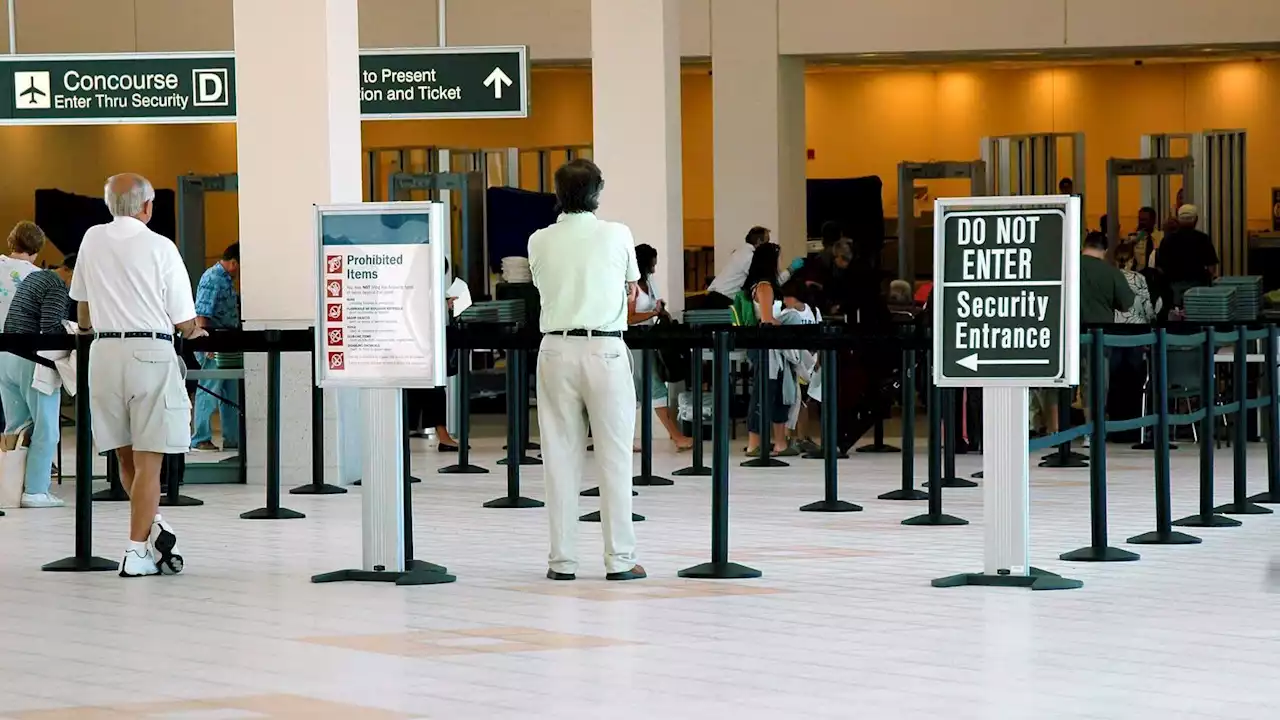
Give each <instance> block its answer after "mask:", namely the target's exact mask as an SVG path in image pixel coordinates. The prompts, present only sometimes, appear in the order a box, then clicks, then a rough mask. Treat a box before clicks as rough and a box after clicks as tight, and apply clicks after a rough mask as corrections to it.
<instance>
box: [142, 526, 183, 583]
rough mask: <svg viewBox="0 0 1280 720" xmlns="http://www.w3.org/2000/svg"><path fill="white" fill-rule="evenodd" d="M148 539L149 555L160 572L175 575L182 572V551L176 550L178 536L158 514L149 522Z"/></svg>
mask: <svg viewBox="0 0 1280 720" xmlns="http://www.w3.org/2000/svg"><path fill="white" fill-rule="evenodd" d="M148 541H149V543H150V545H151V557H152V559H153V560H154V561H155V564H156V567H158V568H160V572H161V574H164V575H177V574H178V573H180V572H182V567H183V564H182V552H181V551H179V550H178V536H177V534H176V533H174V532H173V526H172V525H170V524H169V523H167V522H165V521H164V520H162V519H161V518H160V516H159V515H157V516H156V519H155V521H154V522H152V523H151V536H150V537H149V538H148Z"/></svg>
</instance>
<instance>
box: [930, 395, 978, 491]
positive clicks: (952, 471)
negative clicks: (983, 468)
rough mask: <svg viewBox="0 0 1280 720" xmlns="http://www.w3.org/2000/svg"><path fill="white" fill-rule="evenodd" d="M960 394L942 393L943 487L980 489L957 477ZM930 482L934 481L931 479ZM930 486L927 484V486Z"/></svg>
mask: <svg viewBox="0 0 1280 720" xmlns="http://www.w3.org/2000/svg"><path fill="white" fill-rule="evenodd" d="M959 394H960V388H946V389H944V390H943V391H942V487H948V488H972V487H978V483H976V482H974V481H972V480H965V479H964V478H961V477H959V476H957V475H956V443H957V442H959V439H960V436H959V430H958V429H957V427H956V426H957V423H956V396H957V395H959ZM929 482H930V483H931V482H933V480H932V479H930V480H929ZM928 484H929V483H925V485H926V486H928Z"/></svg>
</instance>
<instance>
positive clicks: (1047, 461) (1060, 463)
mask: <svg viewBox="0 0 1280 720" xmlns="http://www.w3.org/2000/svg"><path fill="white" fill-rule="evenodd" d="M1073 395H1074V391H1073V390H1072V389H1071V388H1069V387H1064V388H1062V389H1061V390H1059V391H1058V430H1065V429H1067V428H1069V427H1071V400H1072V396H1073ZM1087 458H1088V456H1087V455H1084V454H1082V453H1078V452H1075V451H1073V450H1072V449H1071V443H1069V442H1064V443H1062V444H1061V445H1059V446H1058V449H1057V450H1055V451H1053V452H1051V453H1049V454H1048V455H1045V456H1044V457H1042V458H1040V467H1046V468H1082V467H1088V466H1089V463H1088V462H1086V460H1087Z"/></svg>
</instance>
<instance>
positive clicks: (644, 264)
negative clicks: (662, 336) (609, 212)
mask: <svg viewBox="0 0 1280 720" xmlns="http://www.w3.org/2000/svg"><path fill="white" fill-rule="evenodd" d="M636 263H637V264H638V265H639V266H640V282H638V283H636V285H637V292H636V295H635V298H634V299H631V300H630V301H629V302H628V307H627V325H628V326H630V327H637V326H640V325H654V324H657V322H658V318H660V317H663V316H665V315H666V314H667V308H666V303H664V302H663V301H662V298H661V297H659V295H658V289H657V287H655V286H654V284H653V274H654V273H655V272H657V270H658V251H657V250H655V249H654V248H653V246H652V245H645V244H641V245H637V246H636ZM640 353H641V351H639V350H632V351H631V355H632V358H631V372H632V376H633V377H634V378H635V384H636V399H637V400H639V399H640V398H642V397H644V393H643V392H642V389H643V388H644V385H642V383H646V382H647V383H649V387H650V388H651V390H652V396H651V398H650V399H651V400H652V405H653V414H654V417H656V418H658V422H660V423H662V427H663V428H664V429H666V431H667V437H669V438H671V442H672V444H674V445H675V446H676V450H677V451H678V452H684V451H686V450H689V449H690V448H692V447H693V439H692V438H688V437H686V436H685V434H684V433H683V432H681V430H680V423H679V422H678V421H677V420H676V412H675V410H674V409H673V408H671V407H670V406H669V403H668V400H667V395H668V390H667V384H666V383H665V382H663V381H662V378H660V377H658V370H657V367H656V364H655V367H654V368H652V372H650V373H649V377H647V378H646V377H644V376H643V373H644V366H643V363H642V362H641V357H640ZM636 451H637V452H639V451H640V447H639V445H637V446H636Z"/></svg>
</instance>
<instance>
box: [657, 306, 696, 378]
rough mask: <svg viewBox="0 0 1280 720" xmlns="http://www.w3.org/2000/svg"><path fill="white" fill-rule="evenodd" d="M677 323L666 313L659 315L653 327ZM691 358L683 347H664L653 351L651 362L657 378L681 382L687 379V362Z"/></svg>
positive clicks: (672, 325)
mask: <svg viewBox="0 0 1280 720" xmlns="http://www.w3.org/2000/svg"><path fill="white" fill-rule="evenodd" d="M679 324H680V323H678V322H676V321H675V320H672V319H671V317H670V316H668V315H659V316H658V322H657V323H655V324H654V327H667V328H670V327H674V326H676V325H679ZM692 358H693V356H692V354H691V353H690V352H689V351H688V350H683V349H677V348H664V349H661V350H657V351H655V352H654V354H653V359H654V363H653V364H654V367H655V371H656V372H657V373H658V379H659V380H661V381H662V382H664V383H682V382H684V381H686V380H688V379H689V363H690V362H692Z"/></svg>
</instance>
